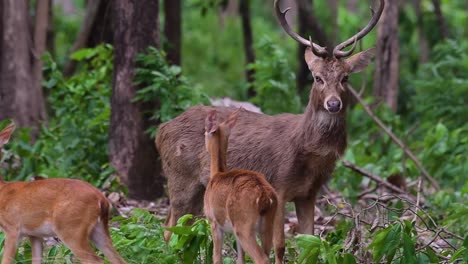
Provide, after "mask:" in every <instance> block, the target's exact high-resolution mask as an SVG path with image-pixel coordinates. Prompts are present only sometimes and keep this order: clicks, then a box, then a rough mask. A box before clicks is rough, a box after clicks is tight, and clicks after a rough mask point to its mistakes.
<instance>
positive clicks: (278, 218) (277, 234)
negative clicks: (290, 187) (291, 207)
mask: <svg viewBox="0 0 468 264" xmlns="http://www.w3.org/2000/svg"><path fill="white" fill-rule="evenodd" d="M284 205H285V202H284V199H283V198H282V196H278V208H277V209H276V214H275V220H274V223H275V224H274V226H273V245H274V247H275V263H276V264H282V263H283V261H284V252H285V246H284V243H285V242H284Z"/></svg>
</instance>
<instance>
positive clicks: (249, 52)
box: [239, 0, 256, 98]
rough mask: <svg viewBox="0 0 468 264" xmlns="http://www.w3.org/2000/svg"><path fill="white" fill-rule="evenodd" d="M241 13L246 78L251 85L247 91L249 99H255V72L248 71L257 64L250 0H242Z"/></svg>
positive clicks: (240, 4)
mask: <svg viewBox="0 0 468 264" xmlns="http://www.w3.org/2000/svg"><path fill="white" fill-rule="evenodd" d="M239 13H240V16H241V20H242V33H243V37H244V54H245V64H246V67H245V68H246V69H245V78H246V80H247V82H248V83H249V89H248V90H247V96H248V97H249V98H251V97H254V96H255V95H256V92H255V90H254V87H253V82H254V81H255V71H254V70H253V69H248V68H247V65H248V64H251V63H254V62H255V50H254V47H253V34H252V25H251V22H250V0H240V3H239Z"/></svg>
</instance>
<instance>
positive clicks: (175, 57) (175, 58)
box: [164, 0, 182, 65]
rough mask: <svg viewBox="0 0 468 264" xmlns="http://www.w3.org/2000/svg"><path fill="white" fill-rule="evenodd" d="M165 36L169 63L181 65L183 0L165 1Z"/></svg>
mask: <svg viewBox="0 0 468 264" xmlns="http://www.w3.org/2000/svg"><path fill="white" fill-rule="evenodd" d="M164 15H165V22H164V36H166V39H167V43H166V47H165V50H166V54H167V61H168V62H169V63H171V64H176V65H181V46H182V7H181V0H164Z"/></svg>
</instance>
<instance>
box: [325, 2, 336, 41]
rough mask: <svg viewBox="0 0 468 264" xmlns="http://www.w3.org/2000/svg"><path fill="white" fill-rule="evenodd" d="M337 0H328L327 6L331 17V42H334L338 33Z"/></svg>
mask: <svg viewBox="0 0 468 264" xmlns="http://www.w3.org/2000/svg"><path fill="white" fill-rule="evenodd" d="M338 4H339V3H338V0H328V6H329V7H330V14H331V19H332V28H333V30H332V35H331V37H330V40H331V41H330V42H331V43H336V39H337V37H338V35H339V29H338Z"/></svg>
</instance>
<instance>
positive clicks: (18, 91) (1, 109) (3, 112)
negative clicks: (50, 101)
mask: <svg viewBox="0 0 468 264" xmlns="http://www.w3.org/2000/svg"><path fill="white" fill-rule="evenodd" d="M1 2H2V6H1V9H0V13H1V15H0V16H1V22H0V23H1V28H2V29H1V31H2V34H1V39H0V50H1V56H0V119H5V118H13V119H15V121H16V122H17V124H18V125H19V126H21V127H32V128H33V131H32V134H31V135H32V138H33V140H34V138H35V136H36V135H37V132H38V127H39V125H40V123H41V122H42V121H43V120H45V118H46V116H45V102H44V98H43V97H41V96H39V95H40V94H41V92H39V91H38V87H37V86H35V85H34V78H33V74H32V72H33V71H32V65H31V62H32V61H33V59H32V50H33V46H32V45H33V43H32V34H31V30H30V27H29V19H30V17H29V13H28V11H29V9H28V1H26V0H3V1H1Z"/></svg>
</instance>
